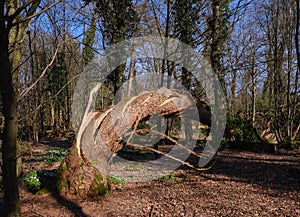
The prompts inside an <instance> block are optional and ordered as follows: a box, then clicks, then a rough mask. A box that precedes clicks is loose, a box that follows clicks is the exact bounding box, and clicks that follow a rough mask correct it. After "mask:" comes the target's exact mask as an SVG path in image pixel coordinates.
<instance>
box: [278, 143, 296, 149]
mask: <svg viewBox="0 0 300 217" xmlns="http://www.w3.org/2000/svg"><path fill="white" fill-rule="evenodd" d="M299 147H300V141H291V142H284V143H281V144H279V145H278V148H283V149H288V150H296V149H298V148H299Z"/></svg>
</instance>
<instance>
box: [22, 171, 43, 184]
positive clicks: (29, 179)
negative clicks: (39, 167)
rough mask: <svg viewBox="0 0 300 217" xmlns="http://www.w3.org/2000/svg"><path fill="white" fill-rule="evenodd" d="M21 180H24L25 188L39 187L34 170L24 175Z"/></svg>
mask: <svg viewBox="0 0 300 217" xmlns="http://www.w3.org/2000/svg"><path fill="white" fill-rule="evenodd" d="M23 180H24V182H25V184H26V186H27V187H29V188H36V187H40V186H41V182H40V180H39V178H38V173H37V171H36V170H34V171H31V172H30V173H27V174H25V175H24V178H23Z"/></svg>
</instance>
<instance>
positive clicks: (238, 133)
mask: <svg viewBox="0 0 300 217" xmlns="http://www.w3.org/2000/svg"><path fill="white" fill-rule="evenodd" d="M225 140H226V141H234V142H236V143H240V142H261V139H260V137H259V135H258V134H257V132H256V129H255V128H254V127H253V126H252V123H251V122H250V121H249V120H248V119H246V118H243V117H241V116H240V114H239V113H237V114H236V115H235V116H233V117H231V116H228V117H227V125H226V130H225Z"/></svg>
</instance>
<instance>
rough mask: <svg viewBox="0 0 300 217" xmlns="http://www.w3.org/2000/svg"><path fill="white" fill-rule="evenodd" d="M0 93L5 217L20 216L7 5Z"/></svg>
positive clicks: (0, 31) (0, 29)
mask: <svg viewBox="0 0 300 217" xmlns="http://www.w3.org/2000/svg"><path fill="white" fill-rule="evenodd" d="M0 10H1V12H0V18H1V19H0V70H1V71H0V76H1V79H0V91H1V98H2V114H3V116H4V129H3V134H2V160H3V165H2V172H3V190H4V213H3V215H4V216H20V203H19V191H18V185H17V168H16V166H17V165H16V158H17V157H16V151H17V131H18V120H17V116H18V113H17V100H16V93H15V90H14V87H13V78H12V74H11V66H10V61H9V51H8V45H9V40H8V35H9V30H10V26H9V25H10V24H9V23H6V21H5V20H4V19H2V18H3V17H4V1H1V5H0Z"/></svg>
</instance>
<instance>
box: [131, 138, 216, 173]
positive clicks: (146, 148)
mask: <svg viewBox="0 0 300 217" xmlns="http://www.w3.org/2000/svg"><path fill="white" fill-rule="evenodd" d="M126 146H131V147H134V148H139V149H145V150H148V151H152V152H155V153H157V154H161V155H164V156H166V157H168V158H170V159H172V160H175V161H178V162H180V163H181V164H183V165H185V166H187V167H190V168H192V169H195V170H197V171H205V170H209V169H210V168H212V166H213V165H211V166H210V167H207V168H197V167H195V166H193V165H192V164H190V163H188V162H185V161H183V160H180V159H179V158H176V157H174V156H172V155H170V154H168V153H165V152H162V151H159V150H156V149H154V148H152V147H147V146H142V145H138V144H133V143H128V144H126Z"/></svg>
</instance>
